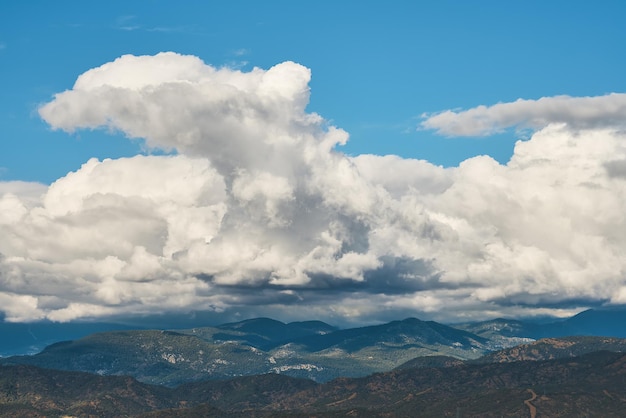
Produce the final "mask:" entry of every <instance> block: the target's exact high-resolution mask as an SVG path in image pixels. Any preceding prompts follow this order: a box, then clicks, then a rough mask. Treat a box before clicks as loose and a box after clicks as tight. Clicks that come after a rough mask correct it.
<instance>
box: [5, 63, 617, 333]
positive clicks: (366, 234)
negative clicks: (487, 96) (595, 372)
mask: <svg viewBox="0 0 626 418" xmlns="http://www.w3.org/2000/svg"><path fill="white" fill-rule="evenodd" d="M310 76H311V74H310V71H309V70H308V69H307V68H305V67H303V66H301V65H299V64H296V63H293V62H285V63H281V64H278V65H276V66H274V67H272V68H270V69H267V70H263V69H259V68H255V69H253V70H251V71H249V72H241V71H238V70H234V69H228V68H219V69H218V68H214V67H211V66H209V65H206V64H205V63H203V62H202V61H201V60H200V59H198V58H197V57H192V56H183V55H178V54H174V53H161V54H157V55H155V56H123V57H121V58H119V59H117V60H115V61H113V62H110V63H107V64H104V65H103V66H101V67H98V68H94V69H92V70H89V71H87V72H86V73H84V74H82V75H81V76H79V77H78V79H77V81H76V83H75V85H74V86H73V88H72V89H71V90H67V91H65V92H61V93H59V94H57V95H55V97H54V98H53V99H52V100H51V101H50V102H49V103H47V104H44V105H42V106H41V108H40V115H41V116H42V118H43V119H44V120H45V121H46V122H48V123H49V124H50V126H51V127H52V128H53V129H62V130H64V131H67V132H73V131H74V130H77V129H97V128H104V129H110V130H116V131H121V132H123V133H124V134H125V135H127V136H128V137H129V138H141V139H143V140H144V141H145V142H146V146H148V147H153V148H161V149H167V150H172V151H175V155H168V156H136V157H132V158H122V159H117V160H104V161H99V160H97V159H91V160H89V161H87V162H86V163H85V164H83V166H82V167H80V168H78V169H77V170H76V171H74V172H71V173H68V174H67V175H66V176H64V177H62V178H60V179H58V180H57V181H56V182H54V183H53V184H51V185H50V186H49V187H43V186H41V185H31V184H29V183H12V184H8V183H0V208H2V211H0V214H1V215H0V236H2V237H3V239H2V240H1V241H0V254H2V256H1V259H0V301H4V302H3V304H2V305H1V306H3V308H2V310H3V312H4V313H5V315H6V318H7V319H8V320H13V321H26V320H32V319H38V318H49V319H52V320H58V321H67V320H72V319H76V318H85V317H92V318H93V317H110V316H119V315H148V314H155V313H161V312H189V311H201V310H204V311H209V312H215V314H216V315H219V317H220V318H224V317H228V316H229V315H230V316H231V317H233V318H234V317H236V316H237V315H240V316H257V315H268V316H273V317H277V318H279V319H281V318H282V319H287V320H292V319H295V318H298V319H307V318H309V319H310V318H320V319H325V320H329V321H331V322H341V321H355V322H358V321H363V320H366V319H374V318H385V319H390V318H392V317H394V316H395V315H398V316H407V315H410V314H413V315H418V316H424V315H426V316H427V317H429V318H433V319H438V320H448V321H453V320H458V319H459V318H481V317H482V318H484V317H495V316H502V315H507V314H511V315H513V314H514V315H533V314H542V315H543V314H546V313H550V312H551V313H554V314H562V313H564V312H568V313H571V312H573V311H576V310H577V309H581V308H582V307H585V306H595V305H600V304H605V303H623V302H624V300H626V298H624V296H623V295H624V294H626V259H624V257H623V254H624V250H625V249H626V237H625V236H624V234H623V233H622V231H624V230H626V218H625V217H624V215H623V208H624V206H625V204H626V181H625V180H624V177H625V176H624V175H623V172H624V161H626V146H624V144H625V139H626V138H625V134H624V133H623V132H620V131H619V130H618V129H615V126H614V125H615V124H614V123H612V122H611V121H612V120H613V116H611V115H613V113H611V112H608V113H609V115H608V116H606V117H605V118H604V119H603V118H602V117H601V115H598V116H597V117H596V118H595V120H596V122H597V123H589V122H588V121H587V122H584V121H583V122H581V123H579V124H576V123H561V124H550V125H548V126H546V127H543V128H541V129H539V130H538V131H537V132H535V133H534V134H533V135H532V137H531V138H530V139H529V140H527V141H524V142H518V143H517V144H516V147H515V151H514V155H513V157H512V158H511V160H510V161H509V163H508V164H506V165H501V164H499V163H498V162H496V161H495V160H493V159H491V158H489V157H485V156H481V157H475V158H471V159H468V160H466V161H464V162H463V163H462V164H460V165H459V166H458V167H452V168H443V167H439V166H435V165H433V164H430V163H429V162H427V161H422V160H414V159H403V158H400V157H397V156H376V155H360V156H356V157H348V156H346V155H344V154H342V153H340V152H339V151H337V150H336V146H337V145H338V144H343V143H345V141H347V139H348V135H347V133H346V132H344V131H342V130H341V129H339V128H337V127H334V126H332V125H331V124H330V123H329V122H328V121H326V120H325V119H323V118H322V117H321V116H319V115H317V114H313V113H309V112H307V111H306V106H307V104H308V100H309V87H308V83H309V79H310ZM603 97H613V96H603ZM599 100H604V99H602V98H600V99H599ZM552 103H553V104H554V103H561V102H552ZM554 112H555V113H559V112H557V110H555V111H554ZM561 113H567V112H565V111H563V112H561ZM602 120H605V121H606V125H607V126H601V123H600V122H601V121H602ZM20 306H21V307H22V308H20Z"/></svg>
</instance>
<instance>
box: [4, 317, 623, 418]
mask: <svg viewBox="0 0 626 418" xmlns="http://www.w3.org/2000/svg"><path fill="white" fill-rule="evenodd" d="M623 319H626V314H625V312H624V311H621V310H602V311H585V312H583V313H581V314H579V315H576V316H574V317H572V318H568V319H566V320H563V321H551V322H543V323H540V322H526V321H519V320H509V319H495V320H491V321H483V322H473V323H462V324H455V325H454V326H450V325H444V324H440V323H437V322H433V321H422V320H419V319H416V318H407V319H405V320H401V321H392V322H389V323H386V324H380V325H373V326H366V327H358V328H349V329H338V328H336V327H334V326H331V325H328V324H326V323H324V322H321V321H304V322H292V323H288V324H286V323H283V322H280V321H276V320H273V319H269V318H255V319H249V320H244V321H239V322H231V323H225V324H222V325H217V326H212V327H207V326H199V327H194V328H180V329H170V330H164V329H151V330H149V329H123V327H121V328H122V329H117V330H113V331H111V330H107V331H104V332H96V333H92V334H88V335H85V336H81V337H80V338H76V339H72V340H69V341H60V342H56V343H54V344H51V345H49V346H47V347H46V348H45V349H43V350H42V351H41V352H39V353H36V354H33V355H16V356H10V357H5V358H1V359H0V365H1V366H0V415H1V416H59V415H61V413H60V411H62V412H63V414H66V415H70V416H89V415H95V416H120V415H123V416H144V417H165V416H225V417H231V416H232V417H238V416H262V417H265V416H272V417H274V416H346V414H348V415H349V416H390V415H391V416H414V411H418V410H419V411H421V412H420V414H419V416H494V417H495V416H511V417H512V416H529V414H530V416H532V413H533V412H532V411H535V412H534V413H535V414H536V413H537V411H540V412H541V414H543V416H568V417H569V416H586V415H585V414H587V415H588V414H590V413H591V414H592V415H594V416H623V415H620V413H621V409H620V407H622V408H623V407H624V406H626V366H625V364H626V359H625V358H624V357H623V354H621V353H624V352H626V339H623V338H619V337H623V336H624V334H626V333H625V332H624V328H625V326H624V325H623V324H624V323H625V322H623ZM4 325H6V324H4ZM109 325H112V324H108V325H106V326H104V328H105V329H106V328H107V326H109ZM6 329H7V328H4V329H2V331H3V332H4V331H6ZM32 329H33V328H31V331H32ZM34 329H35V330H37V328H34ZM76 330H77V331H79V333H80V331H81V329H80V328H76ZM601 334H606V335H602V336H600V335H601ZM4 335H5V336H7V334H4ZM9 336H10V335H9ZM116 411H117V412H116ZM120 411H123V412H120ZM411 411H413V412H411ZM599 411H600V412H601V413H600V412H599ZM320 414H321V415H320Z"/></svg>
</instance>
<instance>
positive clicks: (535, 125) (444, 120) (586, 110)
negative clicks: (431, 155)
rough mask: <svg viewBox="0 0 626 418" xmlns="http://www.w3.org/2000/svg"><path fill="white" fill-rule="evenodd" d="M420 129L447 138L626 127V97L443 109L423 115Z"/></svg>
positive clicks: (561, 98)
mask: <svg viewBox="0 0 626 418" xmlns="http://www.w3.org/2000/svg"><path fill="white" fill-rule="evenodd" d="M423 118H424V120H423V121H422V123H421V124H420V127H421V128H423V129H433V130H435V131H436V132H437V133H438V134H441V135H447V136H485V135H492V134H495V133H498V132H502V131H504V130H505V129H507V128H511V127H517V128H520V129H528V128H530V129H541V128H543V127H546V126H548V125H550V124H554V123H556V124H561V123H562V124H566V125H568V126H569V127H571V128H574V129H594V128H607V127H613V128H617V129H624V128H625V127H626V94H624V93H611V94H608V95H605V96H596V97H570V96H555V97H542V98H541V99H538V100H523V99H518V100H516V101H514V102H510V103H498V104H495V105H493V106H478V107H475V108H472V109H468V110H461V111H454V110H446V111H443V112H439V113H434V114H425V115H423Z"/></svg>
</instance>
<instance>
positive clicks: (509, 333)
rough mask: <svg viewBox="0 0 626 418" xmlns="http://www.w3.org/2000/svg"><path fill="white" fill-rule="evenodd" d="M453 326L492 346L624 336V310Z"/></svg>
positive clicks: (591, 311) (625, 313) (502, 346)
mask: <svg viewBox="0 0 626 418" xmlns="http://www.w3.org/2000/svg"><path fill="white" fill-rule="evenodd" d="M453 326H454V327H455V328H458V329H462V330H464V331H468V332H471V333H474V334H476V335H479V336H481V337H484V338H488V339H489V340H491V341H492V342H493V343H494V344H495V345H496V346H495V347H494V348H496V349H498V348H504V347H507V346H509V347H510V346H513V345H517V344H521V343H524V342H529V340H530V339H533V340H537V339H540V338H551V337H566V336H573V335H589V336H598V337H601V336H604V337H616V338H626V309H623V308H614V309H611V308H604V309H588V310H586V311H583V312H580V313H579V314H577V315H574V316H572V317H570V318H567V319H562V320H556V321H548V322H536V321H520V320H514V319H504V318H498V319H493V320H489V321H480V322H468V323H461V324H454V325H453Z"/></svg>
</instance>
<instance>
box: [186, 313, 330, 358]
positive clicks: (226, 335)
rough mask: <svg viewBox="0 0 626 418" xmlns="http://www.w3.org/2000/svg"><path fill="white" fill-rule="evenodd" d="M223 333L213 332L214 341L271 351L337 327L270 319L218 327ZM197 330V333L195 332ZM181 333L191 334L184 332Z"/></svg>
mask: <svg viewBox="0 0 626 418" xmlns="http://www.w3.org/2000/svg"><path fill="white" fill-rule="evenodd" d="M216 328H217V329H218V330H220V331H221V332H212V333H211V339H212V340H213V341H237V342H241V343H244V344H248V345H250V346H252V347H256V348H259V349H261V350H270V349H272V348H275V347H278V346H279V345H282V344H287V343H289V342H291V341H293V340H294V339H297V338H301V337H306V336H312V335H324V334H328V333H331V332H334V331H337V328H336V327H333V326H331V325H328V324H326V323H324V322H322V321H305V322H290V323H288V324H285V323H283V322H280V321H276V320H274V319H270V318H255V319H248V320H244V321H240V322H233V323H228V324H223V325H218V326H217V327H216ZM194 330H195V332H193V331H194ZM180 332H189V331H185V330H182V331H180ZM192 332H193V333H194V334H196V335H198V334H199V333H204V335H205V336H206V335H207V332H211V331H210V329H209V328H194V329H193V330H192Z"/></svg>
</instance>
